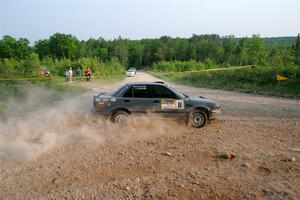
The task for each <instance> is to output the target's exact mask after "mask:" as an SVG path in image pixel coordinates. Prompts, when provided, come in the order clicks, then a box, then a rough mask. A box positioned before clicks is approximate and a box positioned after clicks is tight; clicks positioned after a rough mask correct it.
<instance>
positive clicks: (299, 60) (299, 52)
mask: <svg viewBox="0 0 300 200" xmlns="http://www.w3.org/2000/svg"><path fill="white" fill-rule="evenodd" d="M295 63H296V64H297V65H300V33H299V34H298V36H297V40H296V46H295Z"/></svg>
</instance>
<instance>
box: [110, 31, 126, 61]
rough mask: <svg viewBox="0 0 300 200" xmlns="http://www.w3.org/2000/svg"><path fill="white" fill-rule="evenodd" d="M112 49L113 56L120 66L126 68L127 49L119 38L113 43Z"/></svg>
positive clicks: (123, 41)
mask: <svg viewBox="0 0 300 200" xmlns="http://www.w3.org/2000/svg"><path fill="white" fill-rule="evenodd" d="M113 47H114V48H113V49H114V50H113V56H115V57H117V58H118V60H119V62H120V63H121V65H123V66H127V61H128V57H127V56H128V49H127V45H126V43H125V40H123V39H122V38H121V37H119V38H118V39H117V40H114V41H113Z"/></svg>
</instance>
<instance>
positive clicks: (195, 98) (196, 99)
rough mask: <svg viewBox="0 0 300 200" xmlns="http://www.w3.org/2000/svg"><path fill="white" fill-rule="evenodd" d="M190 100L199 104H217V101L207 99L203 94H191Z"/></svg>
mask: <svg viewBox="0 0 300 200" xmlns="http://www.w3.org/2000/svg"><path fill="white" fill-rule="evenodd" d="M189 99H190V101H191V102H192V103H199V104H202V105H203V104H204V105H208V106H210V105H215V104H216V103H217V102H216V101H214V100H211V99H205V98H204V97H201V96H191V97H189Z"/></svg>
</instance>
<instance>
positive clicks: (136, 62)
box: [128, 41, 143, 69]
mask: <svg viewBox="0 0 300 200" xmlns="http://www.w3.org/2000/svg"><path fill="white" fill-rule="evenodd" d="M142 56H143V52H142V46H141V43H140V41H129V42H128V65H129V67H135V68H137V69H140V68H141V66H142Z"/></svg>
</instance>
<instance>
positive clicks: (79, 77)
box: [76, 67, 81, 80]
mask: <svg viewBox="0 0 300 200" xmlns="http://www.w3.org/2000/svg"><path fill="white" fill-rule="evenodd" d="M76 73H77V78H78V79H79V80H81V69H80V67H78V68H77V70H76Z"/></svg>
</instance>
